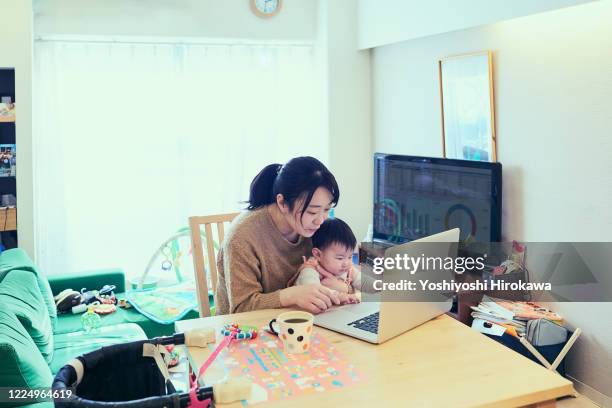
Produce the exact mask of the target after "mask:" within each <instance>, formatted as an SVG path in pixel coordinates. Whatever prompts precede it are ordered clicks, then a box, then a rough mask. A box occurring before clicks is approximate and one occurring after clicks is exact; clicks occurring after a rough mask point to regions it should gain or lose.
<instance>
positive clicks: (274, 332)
mask: <svg viewBox="0 0 612 408" xmlns="http://www.w3.org/2000/svg"><path fill="white" fill-rule="evenodd" d="M274 323H276V319H272V320H270V323H268V328H269V329H270V330H269V331H270V333H272V334H274V335H275V336H278V332H277V331H276V330H274V326H273V324H274ZM277 324H278V323H277ZM279 331H280V330H279Z"/></svg>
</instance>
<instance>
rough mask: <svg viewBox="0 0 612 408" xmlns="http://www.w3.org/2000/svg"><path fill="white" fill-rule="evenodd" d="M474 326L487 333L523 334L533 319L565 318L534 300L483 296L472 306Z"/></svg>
mask: <svg viewBox="0 0 612 408" xmlns="http://www.w3.org/2000/svg"><path fill="white" fill-rule="evenodd" d="M471 308H472V310H473V312H472V317H473V318H474V321H473V322H472V328H474V329H476V330H478V331H480V332H483V333H487V334H494V335H497V336H501V335H502V334H504V332H506V331H507V332H508V333H510V334H512V335H513V336H516V337H518V336H523V335H524V334H525V329H526V326H527V321H529V320H531V319H540V318H544V319H549V320H553V321H555V322H557V323H562V322H563V318H562V317H561V316H559V315H558V314H557V313H554V312H551V311H550V310H548V309H546V308H543V307H541V306H540V305H538V304H537V303H533V302H519V301H511V300H504V299H496V298H492V297H490V296H486V295H485V296H483V297H482V301H481V302H480V303H479V304H478V306H472V307H471Z"/></svg>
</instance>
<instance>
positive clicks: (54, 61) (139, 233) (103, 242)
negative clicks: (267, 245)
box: [33, 40, 328, 277]
mask: <svg viewBox="0 0 612 408" xmlns="http://www.w3.org/2000/svg"><path fill="white" fill-rule="evenodd" d="M34 86H35V88H34V101H35V123H34V138H33V143H34V146H33V148H34V161H35V169H34V178H35V180H34V183H35V185H34V188H35V194H36V196H35V203H34V207H35V230H36V245H37V262H38V263H39V264H40V266H41V267H42V268H43V270H45V271H46V273H48V274H54V273H64V272H72V271H79V270H87V269H95V268H102V267H113V266H120V267H122V268H124V270H125V271H126V273H127V274H128V276H131V277H137V276H139V275H140V274H141V273H142V271H143V270H144V268H145V266H146V263H147V261H148V260H149V258H150V257H151V255H152V254H153V253H154V252H155V251H156V250H157V248H158V247H159V245H161V243H162V242H163V241H164V240H165V239H166V238H168V237H169V236H170V235H172V234H173V233H174V232H176V231H177V230H178V229H179V228H181V227H185V226H187V217H188V216H190V215H205V214H214V213H220V212H229V211H235V210H237V209H239V208H243V207H244V205H243V204H240V203H239V202H240V201H243V200H246V199H247V198H248V187H249V184H250V182H251V179H252V178H253V177H254V176H255V174H257V172H258V171H259V170H260V169H261V168H263V166H265V165H266V164H269V163H275V162H285V161H287V160H288V159H289V158H291V157H294V156H300V155H312V156H315V157H318V158H319V159H321V160H322V161H324V162H326V161H327V145H328V142H327V135H326V133H325V132H324V131H323V127H322V119H321V117H322V112H323V109H322V108H321V107H322V106H323V105H322V98H321V95H322V92H321V89H322V85H321V81H319V80H318V76H317V63H316V58H315V53H314V49H313V47H312V46H310V45H278V46H273V45H237V44H234V45H232V44H225V45H219V44H217V45H214V44H152V43H129V42H84V41H49V40H41V41H37V42H36V44H35V83H34ZM185 251H187V249H185ZM188 262H189V263H191V259H189V261H188ZM189 266H191V265H189Z"/></svg>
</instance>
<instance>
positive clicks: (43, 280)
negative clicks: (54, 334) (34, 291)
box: [0, 248, 57, 327]
mask: <svg viewBox="0 0 612 408" xmlns="http://www.w3.org/2000/svg"><path fill="white" fill-rule="evenodd" d="M13 269H21V270H26V271H30V272H33V273H34V274H35V275H36V283H37V285H38V289H39V290H40V293H41V295H42V297H43V300H44V302H45V305H46V306H47V312H48V313H49V318H50V319H51V325H52V327H55V325H56V324H57V310H56V309H55V301H54V300H53V292H51V286H50V285H49V281H48V280H47V277H46V276H45V275H44V274H43V273H41V272H40V271H39V270H38V269H37V268H36V266H35V265H34V263H33V262H32V260H31V259H30V257H29V256H28V254H27V253H26V252H25V251H24V250H23V249H21V248H14V249H9V250H6V251H4V252H2V254H0V281H2V280H3V277H4V276H5V275H6V273H7V272H8V271H11V270H13Z"/></svg>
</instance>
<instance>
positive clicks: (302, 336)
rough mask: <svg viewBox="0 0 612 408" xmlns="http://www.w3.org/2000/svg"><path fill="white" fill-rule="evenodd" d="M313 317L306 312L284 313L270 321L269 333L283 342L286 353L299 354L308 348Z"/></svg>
mask: <svg viewBox="0 0 612 408" xmlns="http://www.w3.org/2000/svg"><path fill="white" fill-rule="evenodd" d="M313 321H314V316H313V315H312V314H310V313H308V312H299V311H295V312H285V313H281V314H280V315H278V317H277V318H276V319H272V320H271V321H270V324H269V327H270V331H271V332H273V333H274V334H276V335H277V336H278V337H279V338H280V339H281V341H282V342H283V348H284V349H285V352H286V353H292V354H299V353H304V352H306V351H308V349H309V348H310V335H311V334H312V325H313Z"/></svg>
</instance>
